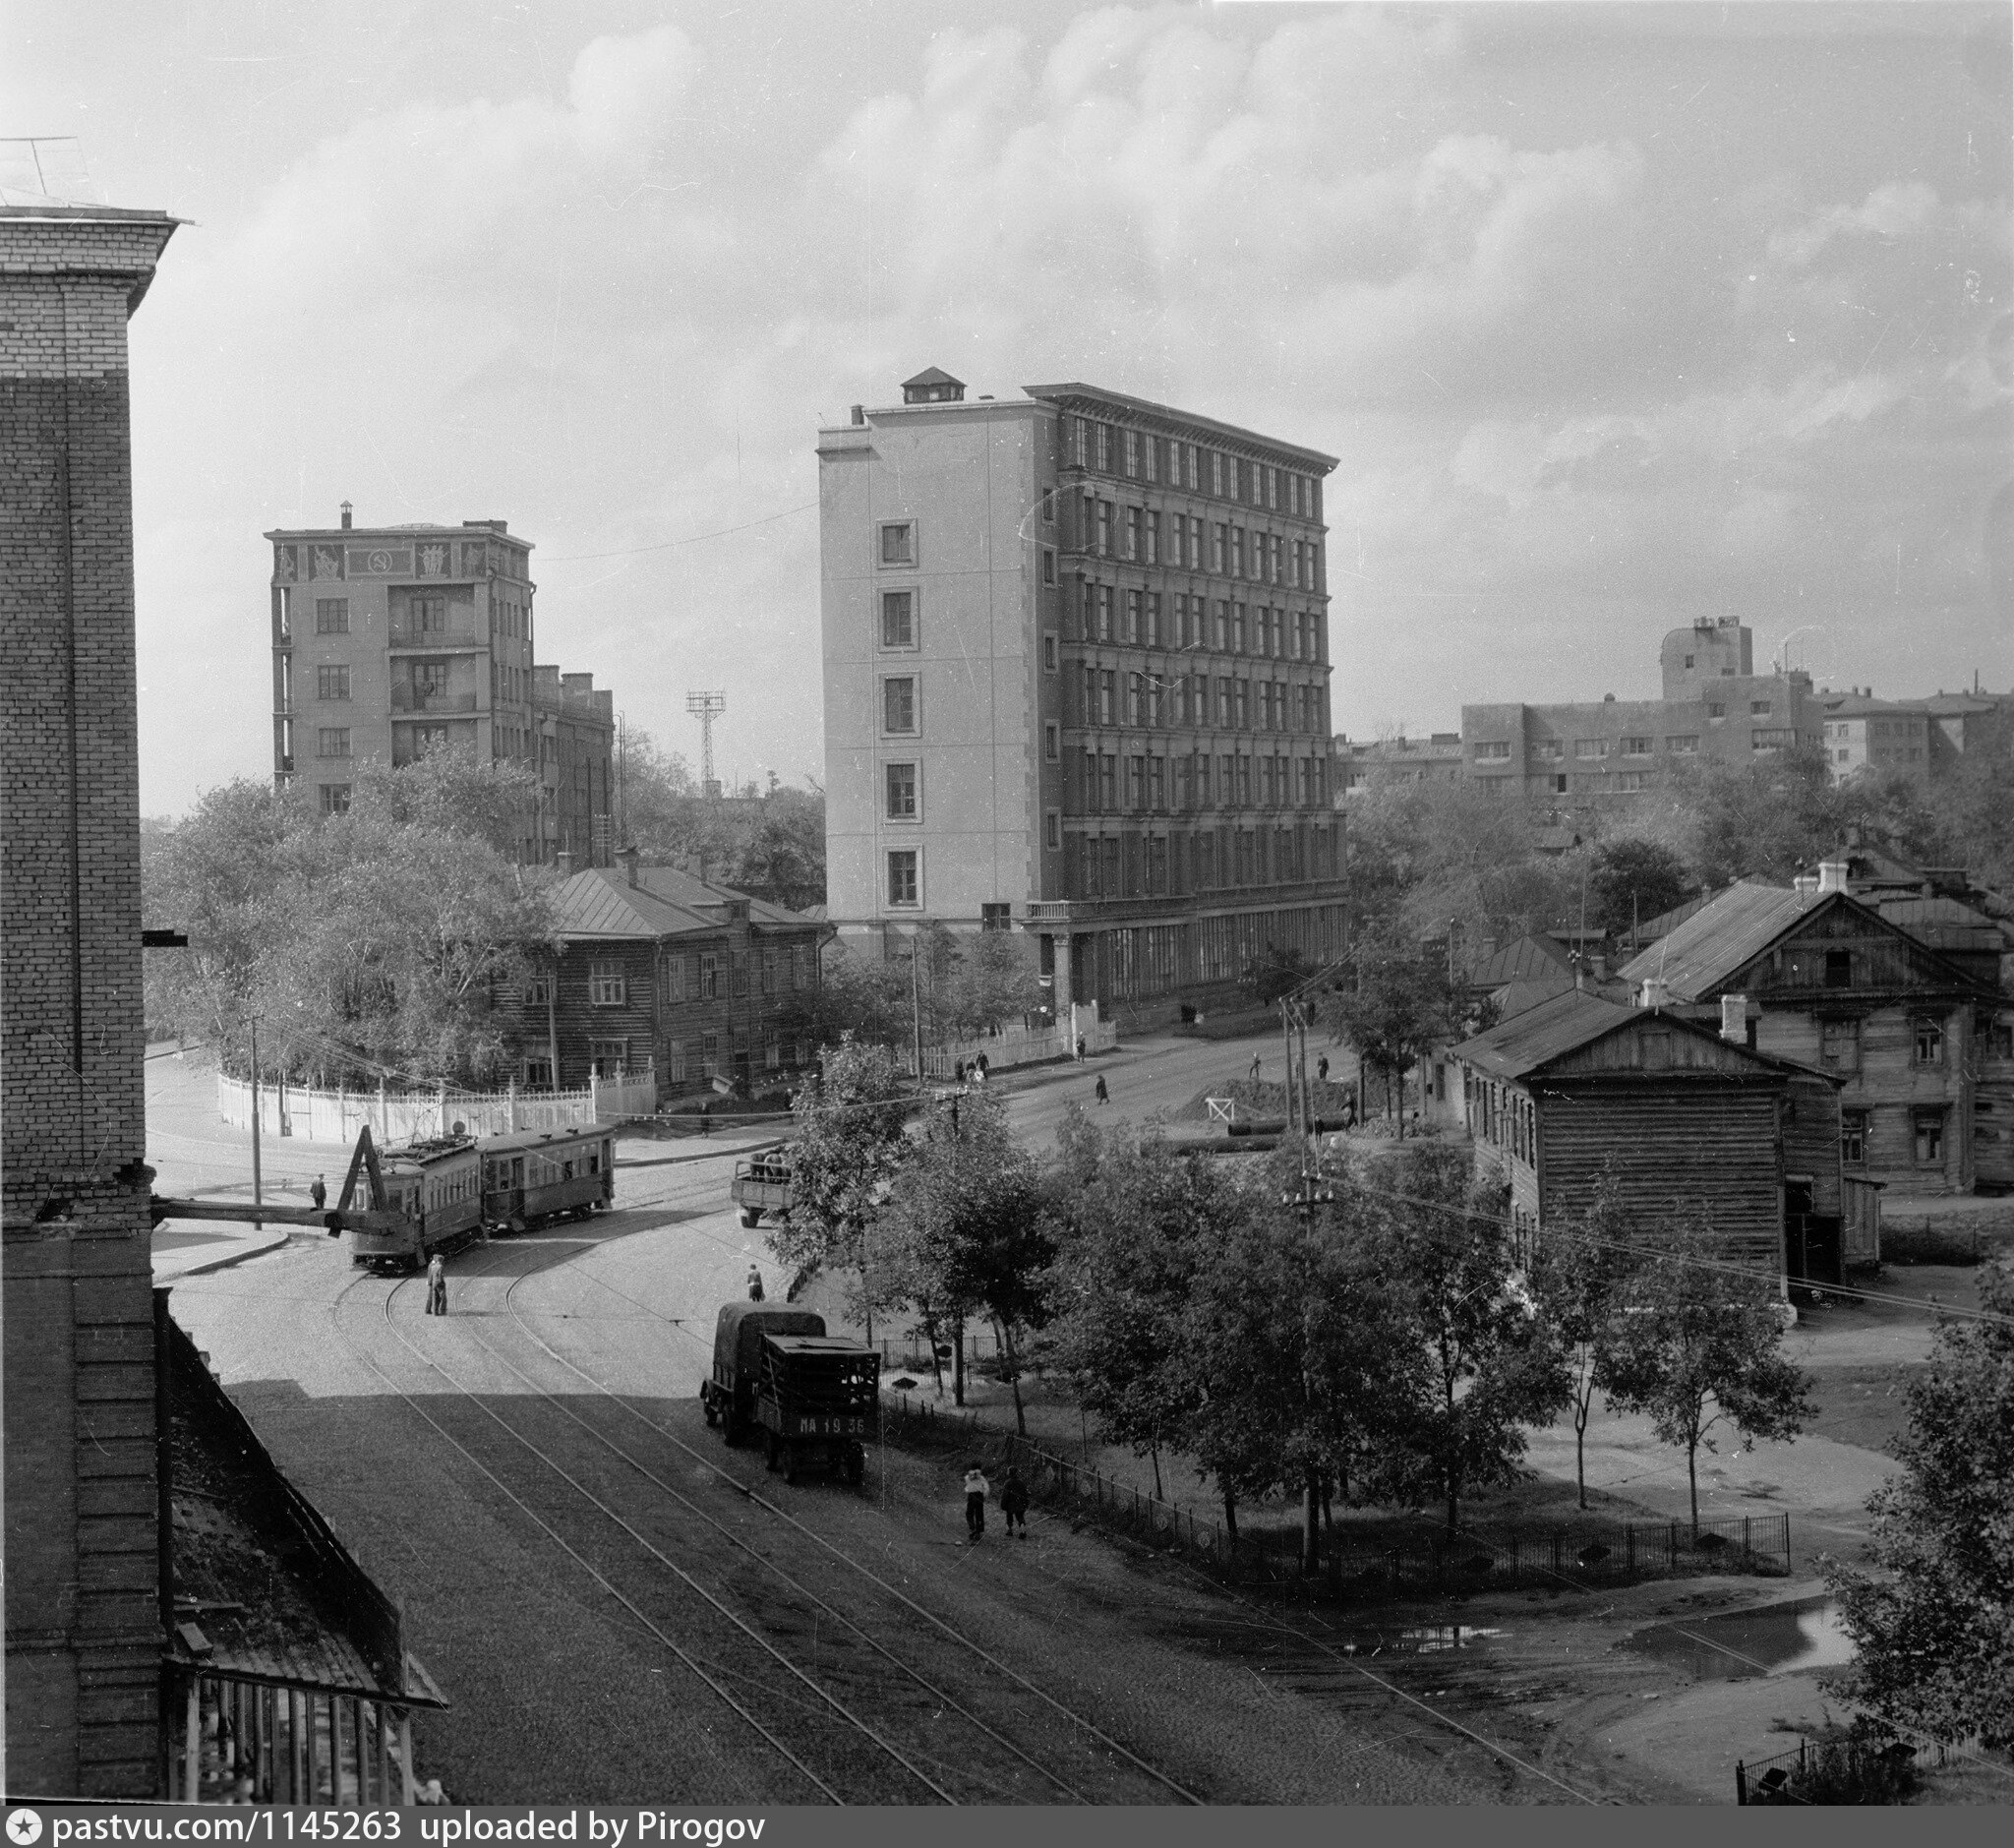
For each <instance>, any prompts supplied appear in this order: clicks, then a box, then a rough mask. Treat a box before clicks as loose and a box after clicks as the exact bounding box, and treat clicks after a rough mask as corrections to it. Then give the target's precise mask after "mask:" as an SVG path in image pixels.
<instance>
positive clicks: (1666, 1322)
mask: <svg viewBox="0 0 2014 1848" xmlns="http://www.w3.org/2000/svg"><path fill="white" fill-rule="evenodd" d="M1637 1245H1638V1249H1639V1250H1640V1251H1641V1252H1642V1253H1643V1261H1642V1263H1641V1264H1640V1265H1639V1266H1638V1268H1637V1269H1636V1271H1635V1274H1634V1275H1633V1276H1632V1277H1631V1279H1630V1281H1629V1291H1628V1295H1629V1302H1628V1304H1627V1306H1626V1308H1625V1310H1624V1313H1623V1314H1622V1315H1621V1316H1620V1317H1618V1318H1617V1320H1616V1322H1615V1324H1614V1337H1613V1339H1614V1344H1613V1348H1612V1350H1611V1355H1610V1360H1609V1366H1608V1373H1607V1393H1608V1399H1609V1403H1610V1404H1611V1405H1612V1406H1614V1407H1615V1408H1616V1409H1618V1410H1622V1411H1639V1412H1646V1413H1648V1414H1649V1417H1650V1421H1651V1425H1652V1428H1653V1429H1654V1430H1655V1431H1656V1432H1657V1436H1658V1440H1659V1442H1660V1443H1664V1444H1670V1445H1673V1446H1675V1447H1677V1448H1680V1449H1683V1450H1684V1451H1685V1453H1686V1481H1687V1485H1688V1490H1689V1492H1690V1496H1691V1505H1692V1531H1693V1533H1694V1534H1695V1535H1696V1534H1697V1533H1698V1531H1699V1471H1698V1461H1699V1450H1700V1446H1701V1445H1704V1446H1705V1448H1706V1449H1707V1450H1709V1451H1712V1450H1714V1449H1715V1448H1716V1446H1715V1441H1714V1438H1713V1436H1712V1433H1713V1432H1714V1431H1715V1430H1717V1429H1718V1428H1719V1427H1720V1426H1722V1425H1726V1426H1728V1427H1729V1428H1730V1429H1732V1430H1734V1431H1736V1432H1738V1433H1739V1434H1740V1436H1741V1439H1742V1448H1743V1449H1744V1450H1752V1449H1753V1448H1754V1445H1755V1440H1756V1439H1757V1438H1794V1437H1795V1436H1796V1435H1797V1433H1798V1432H1800V1431H1801V1430H1803V1429H1804V1427H1805V1420H1806V1419H1807V1418H1808V1417H1809V1416H1810V1415H1811V1405H1810V1402H1809V1401H1808V1400H1807V1398H1806V1392H1807V1387H1808V1386H1809V1384H1810V1382H1809V1380H1808V1379H1807V1376H1806V1375H1805V1374H1804V1373H1803V1372H1801V1371H1800V1370H1799V1369H1798V1368H1797V1367H1796V1366H1795V1365H1793V1364H1792V1363H1791V1361H1789V1360H1788V1359H1786V1358H1785V1357H1784V1354H1783V1351H1782V1347H1783V1332H1784V1324H1783V1321H1782V1319H1781V1317H1780V1315H1779V1311H1778V1301H1779V1298H1778V1295H1777V1288H1776V1283H1775V1281H1774V1279H1772V1278H1771V1277H1769V1276H1768V1275H1767V1274H1766V1273H1764V1272H1762V1271H1756V1270H1749V1269H1746V1268H1744V1267H1741V1266H1739V1265H1735V1264H1732V1263H1730V1262H1729V1261H1728V1258H1727V1253H1726V1249H1725V1247H1724V1245H1723V1244H1722V1242H1721V1241H1720V1240H1719V1239H1717V1238H1716V1237H1715V1236H1714V1234H1713V1232H1712V1230H1711V1228H1710V1227H1709V1226H1707V1225H1706V1224H1704V1223H1703V1222H1700V1221H1699V1220H1696V1219H1691V1218H1673V1219H1669V1220H1666V1221H1665V1222H1663V1223H1662V1224H1661V1225H1659V1226H1658V1227H1657V1228H1656V1229H1655V1230H1654V1231H1652V1232H1650V1233H1649V1234H1647V1235H1645V1236H1643V1237H1641V1238H1639V1239H1638V1240H1637Z"/></svg>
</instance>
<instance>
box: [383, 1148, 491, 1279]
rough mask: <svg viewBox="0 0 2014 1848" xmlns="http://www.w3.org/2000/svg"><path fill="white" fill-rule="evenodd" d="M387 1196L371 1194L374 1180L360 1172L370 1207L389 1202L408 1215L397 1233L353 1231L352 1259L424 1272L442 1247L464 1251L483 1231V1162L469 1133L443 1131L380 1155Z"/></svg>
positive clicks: (385, 1268)
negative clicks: (463, 1248) (462, 1249)
mask: <svg viewBox="0 0 2014 1848" xmlns="http://www.w3.org/2000/svg"><path fill="white" fill-rule="evenodd" d="M378 1165H379V1172H380V1173H381V1174H382V1175H383V1176H384V1177H385V1194H386V1196H387V1198H385V1200H382V1201H380V1200H373V1199H372V1198H370V1194H371V1183H370V1181H369V1180H368V1178H366V1177H364V1176H362V1175H359V1176H358V1186H359V1190H360V1196H361V1197H360V1199H359V1202H358V1204H359V1205H361V1206H363V1207H366V1208H371V1207H380V1206H382V1207H385V1208H386V1209H388V1210H389V1211H391V1212H394V1213H402V1214H404V1216H405V1224H404V1225H403V1226H402V1227H400V1228H399V1229H398V1230H397V1231H395V1232H388V1231H365V1230H363V1229H361V1228H359V1229H357V1230H354V1231H352V1232H351V1233H350V1262H351V1263H352V1264H361V1265H363V1266H364V1267H365V1268H366V1269H367V1270H372V1271H379V1272H385V1273H393V1272H401V1271H422V1270H425V1269H426V1266H427V1260H428V1259H429V1258H431V1257H432V1256H433V1255H434V1253H435V1252H437V1251H459V1250H460V1249H461V1247H462V1246H464V1245H467V1244H472V1243H473V1242H474V1241H475V1240H476V1239H478V1238H480V1237H481V1236H482V1233H483V1162H482V1156H481V1154H480V1152H479V1151H478V1150H477V1148H476V1145H475V1143H474V1142H473V1141H472V1140H471V1139H470V1138H469V1137H467V1136H437V1137H435V1138H433V1139H432V1140H431V1141H425V1142H410V1143H407V1144H406V1145H405V1147H404V1148H402V1149H387V1150H385V1154H384V1155H383V1156H382V1157H381V1158H380V1160H379V1164H378Z"/></svg>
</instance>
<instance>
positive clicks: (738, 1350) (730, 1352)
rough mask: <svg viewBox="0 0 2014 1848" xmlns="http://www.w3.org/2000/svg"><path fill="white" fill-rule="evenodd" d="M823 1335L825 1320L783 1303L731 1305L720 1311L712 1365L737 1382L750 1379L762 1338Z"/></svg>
mask: <svg viewBox="0 0 2014 1848" xmlns="http://www.w3.org/2000/svg"><path fill="white" fill-rule="evenodd" d="M824 1334H825V1318H824V1317H823V1316H821V1315H813V1314H812V1313H811V1312H810V1311H809V1310H808V1309H793V1308H790V1307H789V1306H787V1305H786V1304H783V1303H766V1302H731V1303H728V1304H725V1305H724V1306H723V1307H722V1309H721V1312H720V1322H719V1324H718V1325H717V1326H716V1328H715V1329H714V1333H713V1364H714V1365H715V1366H716V1367H724V1368H731V1369H732V1370H733V1372H734V1376H735V1378H736V1379H738V1380H740V1379H752V1378H753V1377H754V1374H755V1371H756V1369H757V1367H758V1366H759V1365H760V1364H761V1359H762V1338H763V1337H764V1336H765V1335H793V1336H818V1337H821V1338H822V1337H823V1336H824ZM839 1345H841V1346H851V1345H852V1343H850V1342H841V1343H839Z"/></svg>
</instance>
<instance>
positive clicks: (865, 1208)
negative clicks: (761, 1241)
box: [769, 1042, 915, 1331]
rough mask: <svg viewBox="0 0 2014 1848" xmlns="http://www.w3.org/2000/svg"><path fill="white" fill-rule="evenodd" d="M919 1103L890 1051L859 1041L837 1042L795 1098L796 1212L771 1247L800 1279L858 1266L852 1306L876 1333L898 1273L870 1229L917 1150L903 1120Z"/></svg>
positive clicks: (773, 1232) (776, 1229) (775, 1232)
mask: <svg viewBox="0 0 2014 1848" xmlns="http://www.w3.org/2000/svg"><path fill="white" fill-rule="evenodd" d="M914 1103H915V1098H914V1093H913V1091H912V1089H911V1087H910V1084H909V1081H908V1079H907V1078H905V1077H904V1076H903V1074H902V1073H901V1072H899V1071H898V1070H897V1069H896V1066H895V1060H894V1059H893V1058H892V1057H891V1056H890V1054H889V1052H888V1049H887V1048H886V1047H885V1046H876V1045H860V1044H859V1043H853V1042H847V1043H842V1044H839V1045H836V1046H828V1047H827V1048H826V1049H825V1052H824V1055H823V1057H822V1059H821V1061H820V1068H819V1071H818V1073H817V1074H816V1076H814V1077H812V1078H810V1079H808V1080H807V1081H806V1082H805V1084H804V1086H803V1088H802V1089H801V1090H800V1091H799V1092H798V1093H797V1095H796V1096H795V1097H793V1098H792V1099H791V1115H792V1119H793V1125H794V1133H793V1138H792V1142H791V1214H790V1218H789V1219H788V1220H787V1221H785V1222H782V1223H780V1224H773V1225H771V1227H770V1228H769V1248H770V1250H771V1251H772V1252H774V1253H775V1254H776V1257H777V1258H778V1260H779V1261H780V1262H782V1263H784V1264H787V1265H790V1266H792V1267H793V1268H794V1269H795V1270H796V1272H797V1273H798V1275H799V1276H800V1277H808V1276H810V1275H811V1274H813V1273H814V1272H817V1271H821V1270H826V1271H844V1272H846V1273H849V1274H850V1278H851V1281H850V1282H849V1283H848V1284H847V1286H846V1287H847V1290H848V1308H849V1310H850V1311H851V1312H853V1313H856V1314H858V1315H859V1316H860V1318H861V1320H862V1321H863V1322H864V1323H865V1325H866V1327H867V1328H868V1329H869V1330H870V1331H871V1330H872V1328H873V1318H874V1311H875V1309H876V1308H879V1307H885V1306H886V1305H887V1303H888V1302H889V1301H890V1300H891V1297H890V1285H891V1280H890V1279H889V1278H888V1277H886V1276H883V1275H882V1274H881V1267H879V1266H877V1265H876V1264H875V1263H873V1261H872V1260H873V1258H874V1256H875V1255H876V1254H875V1252H874V1251H873V1249H872V1248H871V1247H870V1243H869V1234H870V1232H871V1230H872V1229H873V1227H874V1224H875V1219H876V1215H877V1212H878V1210H879V1208H880V1205H881V1200H882V1197H883V1195H884V1194H885V1192H886V1190H887V1188H888V1187H889V1185H890V1184H891V1183H892V1182H893V1181H894V1179H895V1176H896V1175H897V1174H898V1173H899V1172H900V1171H901V1169H902V1166H903V1164H904V1162H906V1161H907V1160H908V1158H909V1156H910V1154H911V1145H910V1143H909V1141H908V1140H907V1138H906V1137H905V1136H904V1133H903V1126H904V1123H905V1122H906V1121H907V1119H908V1117H909V1114H910V1111H911V1110H912V1108H913V1107H914ZM895 1299H896V1300H899V1297H896V1298H895Z"/></svg>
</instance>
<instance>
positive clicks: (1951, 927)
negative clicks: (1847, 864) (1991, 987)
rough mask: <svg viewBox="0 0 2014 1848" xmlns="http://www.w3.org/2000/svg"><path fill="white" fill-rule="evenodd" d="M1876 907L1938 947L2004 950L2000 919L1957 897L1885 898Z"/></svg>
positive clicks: (1929, 943)
mask: <svg viewBox="0 0 2014 1848" xmlns="http://www.w3.org/2000/svg"><path fill="white" fill-rule="evenodd" d="M1874 909H1875V910H1876V911H1878V912H1879V913H1880V914H1881V916H1882V917H1883V918H1885V919H1887V921H1888V922H1889V923H1890V924H1900V925H1901V926H1902V928H1903V929H1905V930H1907V931H1908V932H1909V934H1910V935H1911V936H1913V937H1916V938H1919V939H1920V940H1921V941H1923V942H1925V943H1927V944H1928V945H1929V946H1930V947H1931V948H1932V949H1937V950H1975V951H1977V950H2003V949H2005V948H2007V947H2008V942H2007V931H2006V928H2005V926H2004V925H2003V924H2001V923H2000V922H1999V920H1998V919H1996V918H1988V917H1987V916H1986V915H1985V914H1984V912H1978V911H1974V910H1973V908H1972V907H1971V906H1970V905H1961V904H1960V903H1959V902H1958V901H1957V900H1956V899H1955V898H1884V899H1881V900H1879V901H1878V902H1877V903H1876V904H1875V907H1874Z"/></svg>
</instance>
